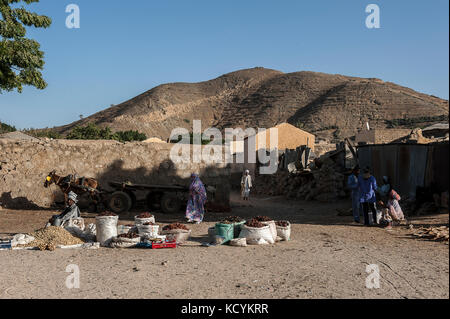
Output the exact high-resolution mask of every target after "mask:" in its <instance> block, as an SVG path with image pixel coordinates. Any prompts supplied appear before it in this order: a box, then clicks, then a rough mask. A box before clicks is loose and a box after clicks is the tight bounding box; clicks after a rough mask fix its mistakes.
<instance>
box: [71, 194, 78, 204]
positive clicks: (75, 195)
mask: <svg viewBox="0 0 450 319" xmlns="http://www.w3.org/2000/svg"><path fill="white" fill-rule="evenodd" d="M77 197H78V196H77V194H75V193H74V192H70V193H69V199H71V200H73V201H74V203H75V204H76V203H77V202H78V200H77Z"/></svg>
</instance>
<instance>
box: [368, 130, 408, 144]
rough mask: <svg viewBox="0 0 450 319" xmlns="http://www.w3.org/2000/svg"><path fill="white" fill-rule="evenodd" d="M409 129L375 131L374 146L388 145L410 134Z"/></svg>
mask: <svg viewBox="0 0 450 319" xmlns="http://www.w3.org/2000/svg"><path fill="white" fill-rule="evenodd" d="M411 131H412V130H411V129H386V130H376V132H375V144H388V143H390V142H392V141H395V140H398V139H400V138H402V137H405V136H407V135H409V134H410V133H411Z"/></svg>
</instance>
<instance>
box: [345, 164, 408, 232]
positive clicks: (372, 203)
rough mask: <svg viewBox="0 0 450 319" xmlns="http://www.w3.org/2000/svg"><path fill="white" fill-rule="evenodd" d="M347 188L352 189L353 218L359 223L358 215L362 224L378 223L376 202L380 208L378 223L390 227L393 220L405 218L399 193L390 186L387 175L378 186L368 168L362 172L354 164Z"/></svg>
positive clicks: (397, 220)
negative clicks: (362, 217) (370, 215)
mask: <svg viewBox="0 0 450 319" xmlns="http://www.w3.org/2000/svg"><path fill="white" fill-rule="evenodd" d="M347 185H348V188H349V189H350V190H351V191H352V194H351V195H352V210H353V218H354V221H355V222H356V223H360V216H361V215H363V216H364V225H366V226H369V225H371V224H372V225H378V222H377V204H378V205H379V206H380V208H381V212H382V213H381V218H380V225H381V226H386V227H391V226H392V223H393V222H399V221H401V220H404V219H405V216H404V214H403V211H402V209H401V207H400V204H399V200H400V199H401V198H400V195H398V194H397V192H396V191H395V190H394V189H393V188H392V185H391V182H390V180H389V177H387V176H383V184H382V186H381V187H378V185H377V181H376V179H375V177H374V176H372V174H371V173H370V168H369V167H366V168H364V170H363V172H362V174H361V169H360V167H359V166H356V167H355V168H354V169H353V171H352V174H351V175H350V176H349V177H348V181H347ZM369 211H370V212H371V213H372V223H371V222H370V219H369Z"/></svg>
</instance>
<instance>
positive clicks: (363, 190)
mask: <svg viewBox="0 0 450 319" xmlns="http://www.w3.org/2000/svg"><path fill="white" fill-rule="evenodd" d="M358 184H359V185H358V186H359V195H360V202H361V204H362V209H363V213H364V225H366V226H369V225H370V221H369V209H370V211H371V212H372V219H373V225H376V224H377V208H376V206H375V203H376V201H377V198H376V194H375V192H376V190H377V181H376V179H375V177H373V176H372V175H371V174H370V168H369V167H366V168H365V169H364V170H363V174H362V176H359V177H358Z"/></svg>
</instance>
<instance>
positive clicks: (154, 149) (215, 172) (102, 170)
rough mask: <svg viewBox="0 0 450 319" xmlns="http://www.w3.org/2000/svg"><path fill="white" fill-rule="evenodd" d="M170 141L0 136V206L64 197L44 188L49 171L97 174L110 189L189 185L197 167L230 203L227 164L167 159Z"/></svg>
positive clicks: (44, 203) (45, 203) (42, 204)
mask: <svg viewBox="0 0 450 319" xmlns="http://www.w3.org/2000/svg"><path fill="white" fill-rule="evenodd" d="M172 146H173V145H172V144H166V143H125V144H123V143H119V142H116V141H68V140H39V141H16V140H11V139H0V207H2V206H3V207H5V208H36V209H38V208H49V207H51V206H52V205H53V204H54V203H55V202H58V201H61V200H62V198H63V197H62V192H61V191H60V189H59V188H58V187H56V186H55V185H52V187H51V188H44V181H45V178H46V176H47V175H48V174H49V172H51V171H52V170H56V172H57V174H58V175H63V176H66V175H69V174H78V175H79V176H84V177H93V178H96V179H98V181H99V184H100V185H101V187H102V188H105V189H108V182H110V181H120V182H122V181H130V182H133V183H141V184H162V185H170V184H181V185H186V186H187V185H189V179H190V174H191V173H192V172H197V173H199V174H200V177H201V179H202V180H203V182H204V183H205V184H207V185H212V186H215V187H216V189H217V190H216V194H215V202H216V203H217V204H220V205H226V206H228V205H229V191H230V186H229V176H230V168H229V167H228V166H227V165H226V164H213V165H208V164H206V163H204V162H202V163H198V164H196V163H192V162H188V163H186V164H182V165H181V164H175V163H174V162H172V161H171V159H170V156H169V155H170V150H171V148H172Z"/></svg>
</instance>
